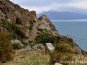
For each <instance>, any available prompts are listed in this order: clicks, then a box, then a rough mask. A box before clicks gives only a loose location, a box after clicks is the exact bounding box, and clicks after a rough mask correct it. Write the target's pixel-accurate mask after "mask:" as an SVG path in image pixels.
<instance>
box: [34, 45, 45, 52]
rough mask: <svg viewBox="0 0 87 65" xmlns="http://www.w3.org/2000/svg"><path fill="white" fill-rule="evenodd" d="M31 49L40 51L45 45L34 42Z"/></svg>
mask: <svg viewBox="0 0 87 65" xmlns="http://www.w3.org/2000/svg"><path fill="white" fill-rule="evenodd" d="M33 49H34V50H42V51H45V46H44V45H43V44H35V45H34V46H33Z"/></svg>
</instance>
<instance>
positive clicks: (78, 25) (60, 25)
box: [52, 20, 87, 51]
mask: <svg viewBox="0 0 87 65" xmlns="http://www.w3.org/2000/svg"><path fill="white" fill-rule="evenodd" d="M52 23H53V24H54V25H55V27H56V29H57V31H58V32H59V33H60V34H61V35H64V36H69V37H71V38H73V39H74V41H75V42H76V43H77V44H78V45H79V46H80V47H81V48H82V49H83V50H85V51H87V20H52Z"/></svg>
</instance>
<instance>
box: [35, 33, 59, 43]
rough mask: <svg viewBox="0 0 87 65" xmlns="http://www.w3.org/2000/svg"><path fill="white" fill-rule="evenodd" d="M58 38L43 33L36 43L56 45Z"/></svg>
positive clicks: (36, 39)
mask: <svg viewBox="0 0 87 65" xmlns="http://www.w3.org/2000/svg"><path fill="white" fill-rule="evenodd" d="M57 41H58V40H57V37H56V36H54V35H52V34H50V33H48V32H42V33H41V34H39V35H38V36H37V37H36V38H35V42H36V43H43V44H45V43H48V42H49V43H56V42H57Z"/></svg>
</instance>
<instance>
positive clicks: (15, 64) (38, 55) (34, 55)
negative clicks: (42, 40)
mask: <svg viewBox="0 0 87 65" xmlns="http://www.w3.org/2000/svg"><path fill="white" fill-rule="evenodd" d="M49 63H50V56H49V55H47V54H45V53H43V52H41V51H29V52H26V51H21V50H19V51H17V53H16V54H15V58H14V60H12V61H9V62H7V63H3V64H0V65H49Z"/></svg>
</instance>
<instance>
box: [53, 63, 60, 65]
mask: <svg viewBox="0 0 87 65" xmlns="http://www.w3.org/2000/svg"><path fill="white" fill-rule="evenodd" d="M54 65H62V64H60V63H55V64H54Z"/></svg>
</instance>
